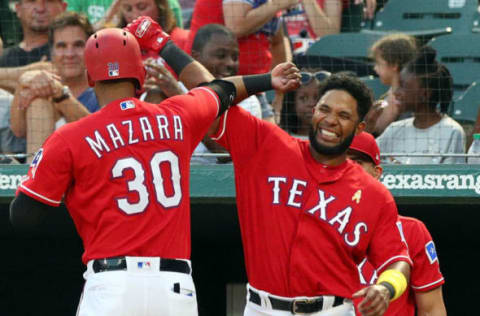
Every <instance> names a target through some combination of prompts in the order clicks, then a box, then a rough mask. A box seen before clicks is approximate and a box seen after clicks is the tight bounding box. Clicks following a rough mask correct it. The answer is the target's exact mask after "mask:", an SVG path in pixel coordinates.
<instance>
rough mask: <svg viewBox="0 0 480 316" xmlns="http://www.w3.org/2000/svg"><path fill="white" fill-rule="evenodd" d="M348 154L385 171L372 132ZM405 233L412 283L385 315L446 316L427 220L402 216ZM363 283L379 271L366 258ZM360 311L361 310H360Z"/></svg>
mask: <svg viewBox="0 0 480 316" xmlns="http://www.w3.org/2000/svg"><path fill="white" fill-rule="evenodd" d="M348 157H349V158H350V159H352V160H353V161H355V162H357V163H358V164H360V165H361V166H362V167H363V168H364V169H365V171H367V172H368V173H369V174H371V175H372V176H373V177H374V178H376V179H379V178H380V176H381V175H382V171H383V170H382V167H381V166H380V150H379V148H378V146H377V143H376V142H375V139H374V138H373V136H372V135H370V134H368V133H365V132H364V133H360V134H358V135H357V136H355V138H354V139H353V142H352V144H351V145H350V148H349V150H348ZM398 225H401V228H402V231H403V237H404V240H405V242H406V243H407V245H408V252H409V254H410V258H411V259H412V261H413V267H412V271H411V274H410V286H409V287H408V288H407V290H406V291H405V293H404V294H403V295H402V296H400V297H399V298H398V300H396V301H394V302H392V304H390V306H389V307H388V309H387V311H386V312H385V314H384V315H391V316H394V315H395V316H414V315H415V310H416V312H417V314H416V315H418V316H427V315H428V316H446V315H447V312H446V309H445V304H444V303H443V296H442V284H443V283H445V280H444V279H443V276H442V273H441V272H440V266H439V263H438V257H437V253H436V251H435V244H434V243H433V240H432V236H430V233H429V232H428V230H427V228H426V227H425V224H423V223H422V222H421V221H420V220H418V219H416V218H412V217H405V216H399V222H398ZM358 270H359V273H360V282H361V285H362V287H363V286H366V285H370V284H373V283H374V282H375V280H376V277H377V274H376V272H375V270H374V268H373V267H372V265H371V264H370V263H369V262H368V261H367V260H366V259H365V260H363V261H362V262H361V264H360V265H359V266H358ZM359 314H360V313H359Z"/></svg>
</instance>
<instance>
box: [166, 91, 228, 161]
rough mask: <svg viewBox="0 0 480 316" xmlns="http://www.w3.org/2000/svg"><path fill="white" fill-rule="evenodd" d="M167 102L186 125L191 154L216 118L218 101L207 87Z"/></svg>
mask: <svg viewBox="0 0 480 316" xmlns="http://www.w3.org/2000/svg"><path fill="white" fill-rule="evenodd" d="M167 100H168V102H169V107H172V108H173V109H175V110H176V111H177V112H178V113H179V114H180V115H181V116H182V122H184V124H186V125H187V127H188V128H186V129H185V130H188V131H189V132H190V133H191V135H190V137H191V139H192V147H191V151H192V152H193V150H194V149H195V147H197V145H198V143H199V142H200V141H201V140H202V138H203V137H204V136H205V134H206V132H207V130H208V128H209V127H210V125H211V124H212V123H213V121H214V120H215V118H216V117H217V115H218V111H219V110H220V100H219V98H218V96H217V94H216V93H215V91H213V90H212V89H210V88H208V87H199V88H195V89H192V90H190V91H189V92H188V93H187V94H183V95H178V96H174V97H172V98H169V99H167Z"/></svg>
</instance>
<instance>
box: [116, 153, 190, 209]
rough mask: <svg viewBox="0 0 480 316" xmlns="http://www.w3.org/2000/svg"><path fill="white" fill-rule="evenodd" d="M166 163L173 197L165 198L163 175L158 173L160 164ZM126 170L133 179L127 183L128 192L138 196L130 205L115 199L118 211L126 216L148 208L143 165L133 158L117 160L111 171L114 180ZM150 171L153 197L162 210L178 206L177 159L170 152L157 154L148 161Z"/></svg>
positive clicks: (126, 201) (179, 195)
mask: <svg viewBox="0 0 480 316" xmlns="http://www.w3.org/2000/svg"><path fill="white" fill-rule="evenodd" d="M163 162H168V163H169V165H170V168H171V175H172V176H171V181H172V184H173V195H171V196H167V195H166V194H165V189H164V186H163V182H164V181H163V175H162V172H161V171H160V164H161V163H163ZM126 169H131V170H133V173H134V175H135V177H134V178H133V180H130V181H128V182H127V187H128V190H129V191H135V192H137V194H138V202H136V203H130V202H129V201H128V199H127V198H125V197H122V198H118V199H117V205H118V208H119V209H120V210H122V211H123V212H125V213H127V214H129V215H130V214H138V213H142V212H143V211H145V209H146V208H147V206H148V201H149V195H150V194H149V192H148V190H147V187H146V186H145V169H144V167H143V165H142V164H141V163H140V162H139V161H138V160H137V159H135V158H133V157H129V158H123V159H119V160H117V162H116V163H115V165H114V166H113V169H112V176H113V178H114V179H117V178H122V177H123V173H124V171H125V170H126ZM150 170H151V172H152V180H153V187H154V188H155V196H156V199H157V201H158V203H160V205H161V206H163V207H164V208H171V207H175V206H178V205H179V204H180V201H181V199H182V190H181V186H180V168H179V166H178V157H177V156H176V155H175V154H174V153H173V152H171V151H163V152H158V153H156V154H154V155H153V157H152V159H151V160H150Z"/></svg>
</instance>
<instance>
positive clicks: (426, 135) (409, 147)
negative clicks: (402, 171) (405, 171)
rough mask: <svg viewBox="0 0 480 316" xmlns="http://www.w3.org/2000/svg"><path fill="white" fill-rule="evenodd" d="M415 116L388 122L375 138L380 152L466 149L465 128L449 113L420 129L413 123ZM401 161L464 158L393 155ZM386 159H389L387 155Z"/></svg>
mask: <svg viewBox="0 0 480 316" xmlns="http://www.w3.org/2000/svg"><path fill="white" fill-rule="evenodd" d="M414 119H415V118H413V117H411V118H407V119H404V120H401V121H397V122H393V123H392V124H390V125H389V126H388V127H387V129H386V130H385V131H384V132H383V134H382V135H381V136H380V137H378V138H377V143H378V147H380V152H381V153H382V154H387V153H425V154H427V153H428V154H436V153H443V154H446V153H457V154H463V153H465V132H464V131H463V128H462V126H460V124H458V123H457V122H456V121H455V120H453V119H452V118H450V117H449V116H448V115H444V116H443V118H442V119H441V120H440V121H439V122H438V123H437V124H435V125H433V126H431V127H429V128H425V129H420V128H416V127H415V126H414V125H413V121H414ZM395 159H396V160H397V161H399V162H400V163H402V164H437V163H465V158H455V157H395ZM385 162H387V163H388V162H391V160H390V158H386V159H385Z"/></svg>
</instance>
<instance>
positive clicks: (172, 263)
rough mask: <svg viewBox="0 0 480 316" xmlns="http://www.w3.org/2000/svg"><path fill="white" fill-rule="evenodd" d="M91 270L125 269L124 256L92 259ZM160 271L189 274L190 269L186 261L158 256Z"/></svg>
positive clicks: (125, 261) (125, 260)
mask: <svg viewBox="0 0 480 316" xmlns="http://www.w3.org/2000/svg"><path fill="white" fill-rule="evenodd" d="M92 269H93V272H95V273H98V272H104V271H118V270H127V259H126V258H125V257H111V258H104V259H96V260H93V265H92ZM160 271H169V272H179V273H186V274H190V272H191V269H190V266H189V265H188V263H187V262H186V261H183V260H176V259H164V258H160Z"/></svg>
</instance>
